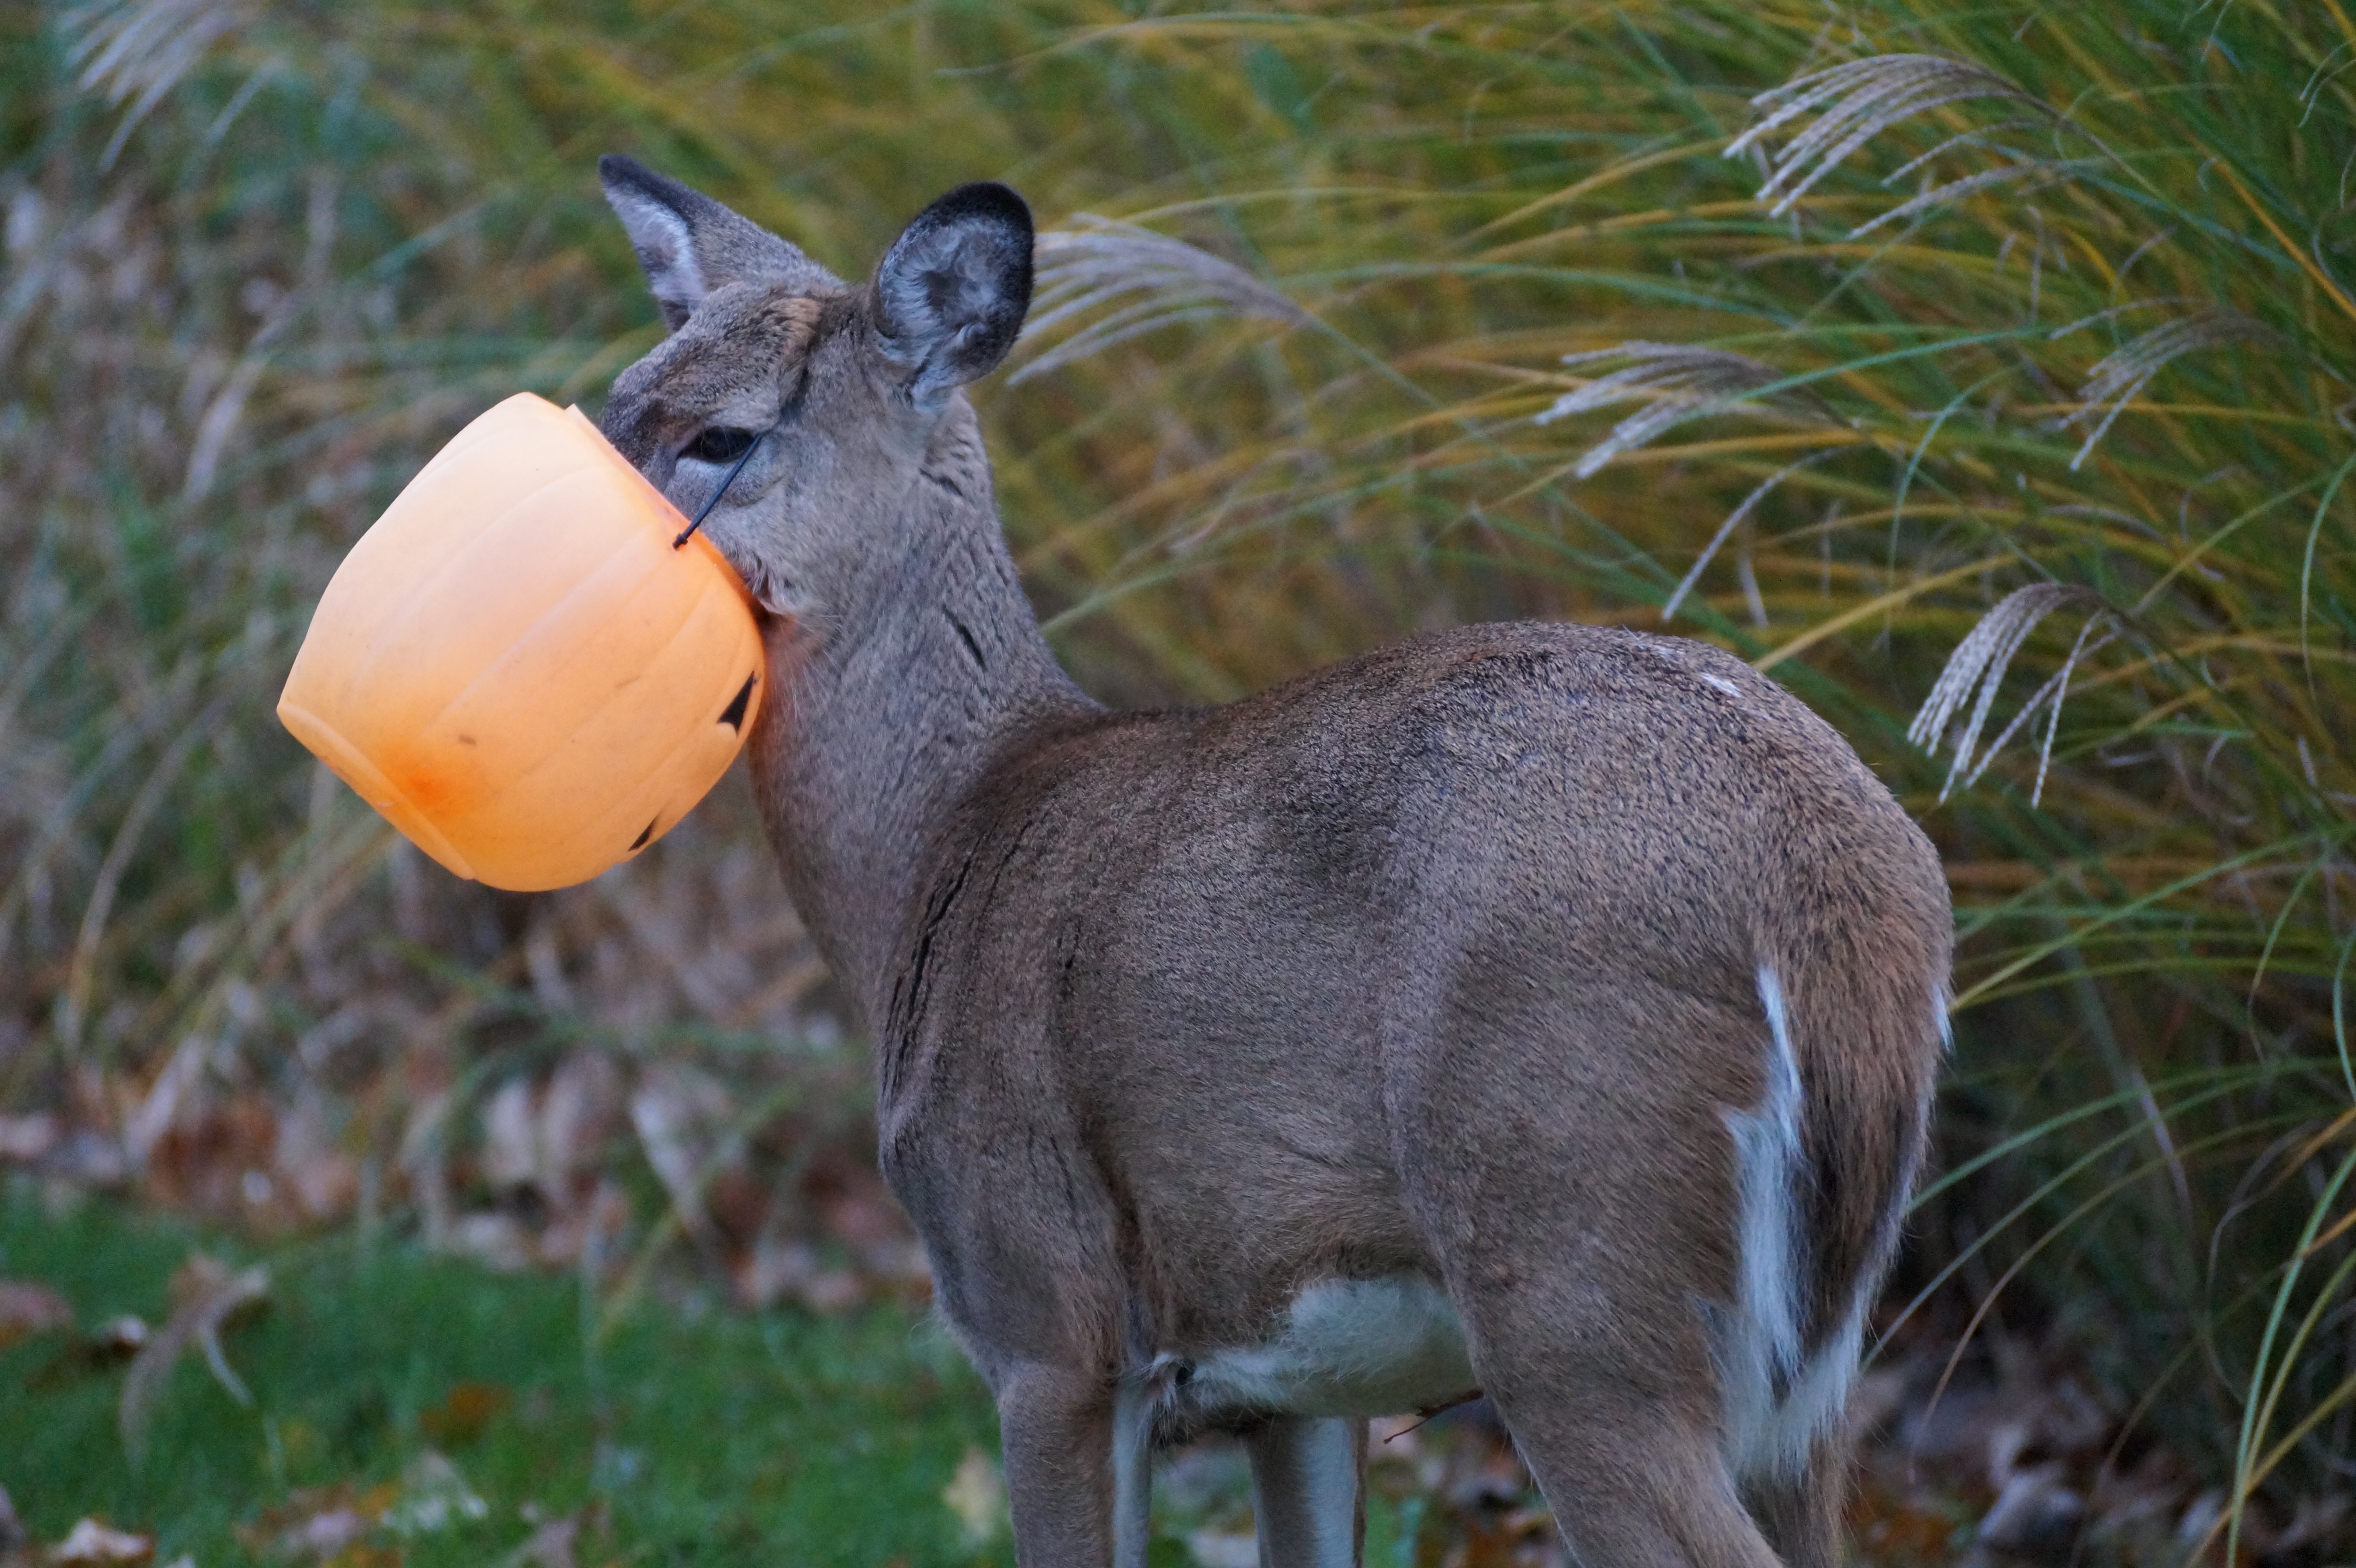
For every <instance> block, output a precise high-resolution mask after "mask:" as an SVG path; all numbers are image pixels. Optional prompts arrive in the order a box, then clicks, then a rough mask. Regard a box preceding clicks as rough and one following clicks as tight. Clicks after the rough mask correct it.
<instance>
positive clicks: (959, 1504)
mask: <svg viewBox="0 0 2356 1568" xmlns="http://www.w3.org/2000/svg"><path fill="white" fill-rule="evenodd" d="M941 1501H942V1502H944V1503H946V1504H948V1510H949V1511H950V1512H951V1513H953V1514H955V1515H957V1520H958V1535H959V1536H960V1537H962V1538H963V1540H964V1541H965V1544H966V1548H967V1550H969V1551H970V1550H972V1549H973V1548H975V1547H978V1546H985V1545H987V1544H989V1542H990V1541H991V1539H992V1538H994V1537H995V1536H996V1535H997V1534H998V1531H999V1525H1000V1522H1001V1520H1004V1519H1005V1517H1006V1483H1005V1482H1004V1481H1002V1480H1001V1479H1000V1478H999V1475H998V1467H997V1466H996V1465H994V1464H992V1463H991V1457H990V1456H989V1455H988V1454H985V1453H983V1452H982V1451H981V1450H980V1449H979V1448H969V1449H967V1450H966V1451H965V1457H964V1458H962V1459H960V1460H958V1467H957V1474H956V1475H955V1476H952V1477H949V1484H948V1486H947V1487H944V1488H942V1489H941Z"/></svg>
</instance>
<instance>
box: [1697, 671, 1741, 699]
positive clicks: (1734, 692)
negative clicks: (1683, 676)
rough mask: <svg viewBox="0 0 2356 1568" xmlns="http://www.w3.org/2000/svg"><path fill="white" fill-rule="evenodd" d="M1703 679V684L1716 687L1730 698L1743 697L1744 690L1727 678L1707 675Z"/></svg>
mask: <svg viewBox="0 0 2356 1568" xmlns="http://www.w3.org/2000/svg"><path fill="white" fill-rule="evenodd" d="M1701 678H1702V684H1704V685H1705V686H1714V687H1716V688H1718V689H1719V690H1720V691H1722V692H1724V693H1726V695H1727V696H1729V697H1740V696H1741V695H1742V688H1740V687H1739V686H1737V685H1735V684H1734V683H1733V682H1732V681H1730V680H1729V679H1727V678H1726V677H1724V676H1722V675H1706V676H1703V677H1701Z"/></svg>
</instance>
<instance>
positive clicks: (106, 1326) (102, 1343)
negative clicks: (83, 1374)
mask: <svg viewBox="0 0 2356 1568" xmlns="http://www.w3.org/2000/svg"><path fill="white" fill-rule="evenodd" d="M148 1335H149V1329H148V1328H147V1320H146V1319H145V1318H144V1317H140V1316H139V1315H138V1314H137V1313H135V1312H123V1313H118V1314H117V1315H116V1316H114V1317H110V1318H108V1319H107V1320H106V1321H105V1322H103V1323H102V1324H100V1325H99V1326H98V1327H97V1328H93V1329H91V1331H90V1339H89V1340H88V1341H87V1348H88V1349H89V1351H90V1353H91V1355H92V1356H95V1357H97V1358H98V1359H99V1360H119V1359H123V1358H126V1357H131V1356H135V1355H137V1354H138V1353H139V1350H140V1348H141V1347H142V1346H144V1345H145V1344H146V1343H147V1339H148Z"/></svg>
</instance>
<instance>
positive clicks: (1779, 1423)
mask: <svg viewBox="0 0 2356 1568" xmlns="http://www.w3.org/2000/svg"><path fill="white" fill-rule="evenodd" d="M1759 1000H1760V1002H1761V1003H1762V1005H1763V1006H1764V1007H1765V1008H1766V1011H1767V1030H1768V1036H1769V1040H1768V1051H1767V1092H1766V1093H1765V1094H1764V1095H1763V1096H1762V1098H1761V1100H1760V1103H1759V1108H1758V1109H1757V1110H1754V1111H1730V1112H1728V1113H1727V1116H1726V1125H1727V1130H1728V1131H1729V1132H1730V1133H1731V1134H1733V1136H1734V1173H1735V1198H1736V1204H1737V1217H1736V1224H1737V1231H1736V1235H1737V1244H1738V1246H1739V1249H1740V1250H1739V1252H1738V1253H1737V1256H1738V1259H1739V1263H1738V1264H1737V1274H1736V1281H1735V1293H1736V1301H1735V1310H1734V1315H1733V1317H1732V1320H1731V1321H1730V1322H1728V1323H1725V1324H1722V1325H1721V1331H1720V1333H1719V1371H1720V1375H1721V1377H1722V1378H1723V1380H1724V1382H1725V1400H1726V1460H1727V1465H1728V1467H1729V1468H1730V1469H1731V1470H1732V1471H1733V1472H1734V1474H1735V1476H1736V1477H1738V1478H1739V1477H1744V1476H1749V1475H1755V1474H1760V1473H1764V1472H1782V1473H1785V1474H1789V1473H1793V1472H1794V1471H1796V1470H1797V1469H1798V1468H1799V1467H1800V1466H1801V1465H1803V1464H1804V1463H1805V1461H1806V1457H1807V1449H1808V1444H1809V1442H1810V1441H1811V1440H1812V1439H1813V1438H1814V1437H1815V1434H1816V1432H1817V1430H1818V1429H1819V1428H1820V1426H1821V1424H1822V1416H1823V1412H1821V1411H1820V1410H1819V1409H1818V1407H1819V1406H1820V1405H1821V1404H1822V1403H1823V1401H1824V1400H1825V1398H1826V1396H1827V1394H1837V1395H1838V1396H1839V1398H1846V1397H1847V1392H1848V1389H1847V1373H1846V1372H1845V1371H1840V1370H1839V1367H1840V1366H1846V1367H1848V1368H1854V1367H1855V1366H1856V1364H1857V1359H1856V1356H1855V1354H1854V1353H1853V1352H1852V1353H1851V1354H1850V1355H1849V1356H1848V1358H1847V1360H1846V1362H1841V1363H1837V1364H1836V1365H1831V1366H1828V1365H1827V1362H1828V1359H1829V1358H1831V1357H1832V1356H1833V1354H1834V1352H1835V1351H1836V1349H1837V1345H1836V1344H1827V1345H1826V1347H1825V1349H1824V1352H1823V1353H1820V1354H1819V1355H1818V1356H1817V1358H1816V1361H1815V1365H1812V1366H1810V1367H1809V1368H1807V1369H1806V1371H1805V1372H1803V1371H1802V1369H1801V1366H1800V1313H1801V1303H1802V1301H1803V1299H1804V1292H1803V1291H1802V1288H1801V1284H1802V1280H1801V1270H1802V1268H1803V1267H1804V1258H1803V1256H1802V1237H1801V1233H1800V1216H1799V1214H1798V1211H1797V1210H1796V1208H1795V1205H1796V1203H1797V1200H1798V1196H1799V1185H1800V1174H1801V1165H1802V1153H1801V1145H1800V1064H1799V1059H1798V1058H1797V1057H1796V1056H1795V1055H1794V1052H1793V1050H1792V1030H1791V1024H1790V1020H1789V1019H1788V1018H1787V1017H1786V1015H1785V1013H1784V1009H1783V983H1782V982H1781V981H1780V980H1778V979H1777V978H1776V976H1775V971H1774V968H1773V967H1772V965H1765V964H1762V965H1760V966H1759ZM1834 1338H1835V1339H1836V1340H1837V1339H1838V1338H1839V1336H1837V1335H1836V1336H1835V1337H1834ZM1826 1377H1837V1380H1838V1382H1839V1387H1838V1388H1837V1390H1830V1389H1822V1388H1819V1387H1817V1386H1816V1385H1817V1384H1818V1383H1819V1382H1820V1381H1823V1380H1824V1379H1825V1378H1826ZM1779 1390H1781V1391H1787V1392H1785V1393H1784V1396H1783V1397H1781V1398H1779V1397H1778V1391H1779ZM1832 1408H1833V1409H1835V1410H1837V1408H1838V1403H1837V1401H1836V1403H1835V1404H1834V1405H1833V1407H1832Z"/></svg>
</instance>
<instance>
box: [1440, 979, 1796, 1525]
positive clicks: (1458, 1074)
mask: <svg viewBox="0 0 2356 1568" xmlns="http://www.w3.org/2000/svg"><path fill="white" fill-rule="evenodd" d="M1529 994H1530V995H1531V996H1533V997H1544V998H1545V1005H1544V1007H1543V1008H1537V1007H1531V1008H1527V1009H1526V1010H1522V1009H1519V1008H1513V1007H1507V1006H1505V1005H1502V1004H1500V1003H1499V1002H1497V1001H1496V1000H1495V998H1494V997H1493V996H1491V994H1490V993H1488V992H1483V993H1480V995H1481V996H1482V997H1483V998H1485V999H1484V1000H1483V1003H1482V1005H1481V1006H1479V1007H1477V1008H1466V1009H1464V1010H1463V1011H1462V1012H1460V1013H1458V1014H1456V1015H1454V1016H1451V1017H1448V1018H1446V1019H1444V1020H1443V1029H1442V1031H1441V1032H1440V1033H1439V1034H1438V1036H1437V1038H1435V1039H1430V1040H1428V1042H1427V1044H1426V1046H1425V1048H1424V1050H1423V1051H1422V1052H1421V1058H1422V1059H1421V1061H1419V1062H1417V1064H1416V1066H1417V1072H1416V1075H1415V1077H1413V1078H1411V1079H1409V1080H1408V1083H1407V1084H1406V1085H1405V1088H1406V1090H1407V1092H1408V1093H1411V1094H1412V1096H1413V1097H1412V1098H1404V1099H1403V1102H1402V1103H1403V1104H1404V1105H1405V1106H1406V1107H1407V1114H1406V1115H1405V1116H1404V1117H1403V1119H1402V1126H1401V1135H1402V1142H1403V1147H1404V1157H1403V1158H1402V1161H1401V1163H1402V1166H1403V1168H1404V1170H1403V1174H1404V1175H1405V1176H1406V1178H1407V1189H1408V1199H1409V1202H1410V1203H1411V1204H1412V1205H1413V1207H1414V1209H1415V1211H1417V1213H1418V1218H1419V1221H1421V1224H1422V1227H1423V1229H1424V1232H1425V1234H1426V1235H1427V1237H1428V1238H1429V1239H1430V1244H1431V1248H1432V1251H1433V1253H1434V1255H1435V1257H1436V1259H1437V1261H1438V1262H1439V1264H1440V1271H1441V1275H1442V1277H1443V1279H1444V1280H1445V1282H1446V1284H1447V1286H1448V1293H1449V1295H1450V1296H1451V1298H1452V1299H1453V1300H1454V1302H1455V1304H1456V1308H1457V1312H1458V1314H1459V1316H1460V1317H1462V1319H1463V1322H1464V1328H1465V1335H1466V1341H1467V1348H1468V1349H1469V1350H1470V1351H1471V1354H1472V1371H1473V1372H1474V1374H1475V1375H1476V1376H1477V1377H1478V1378H1479V1380H1480V1384H1481V1387H1482V1388H1483V1390H1484V1391H1486V1392H1487V1393H1488V1395H1489V1397H1490V1398H1491V1399H1492V1400H1493V1401H1494V1403H1495V1404H1496V1406H1497V1410H1498V1413H1500V1414H1502V1415H1503V1416H1504V1417H1505V1424H1506V1426H1507V1427H1508V1429H1510V1430H1511V1432H1512V1433H1513V1435H1514V1441H1515V1444H1516V1445H1518V1446H1519V1448H1520V1449H1521V1452H1522V1456H1523V1458H1524V1459H1525V1460H1526V1462H1527V1463H1528V1465H1529V1467H1530V1470H1531V1473H1532V1474H1533V1475H1534V1476H1535V1477H1537V1483H1538V1486H1539V1488H1540V1489H1541V1490H1543V1491H1544V1492H1545V1494H1546V1497H1547V1503H1548V1505H1549V1506H1550V1507H1551V1508H1552V1509H1553V1510H1554V1516H1555V1521H1556V1523H1557V1525H1558V1527H1559V1528H1560V1530H1561V1531H1562V1534H1563V1537H1564V1539H1565V1541H1567V1542H1568V1544H1569V1547H1570V1551H1571V1555H1572V1558H1573V1560H1574V1561H1576V1562H1579V1563H1585V1564H1590V1565H1591V1568H1776V1558H1775V1554H1774V1552H1772V1550H1771V1549H1770V1548H1769V1546H1768V1544H1767V1541H1766V1539H1765V1538H1764V1537H1763V1536H1762V1535H1761V1533H1760V1531H1759V1528H1758V1526H1757V1525H1756V1524H1754V1523H1753V1522H1752V1520H1751V1516H1750V1515H1749V1514H1748V1513H1747V1512H1746V1511H1745V1510H1744V1509H1743V1506H1742V1503H1741V1501H1740V1499H1739V1498H1738V1496H1737V1494H1736V1489H1735V1480H1734V1477H1733V1475H1732V1473H1731V1471H1730V1467H1729V1465H1728V1463H1727V1461H1726V1458H1725V1456H1724V1455H1723V1454H1722V1452H1721V1449H1720V1444H1721V1440H1722V1428H1723V1395H1722V1391H1721V1386H1720V1385H1721V1379H1720V1375H1719V1369H1718V1367H1717V1364H1716V1360H1715V1359H1714V1356H1713V1332H1714V1330H1713V1323H1712V1319H1711V1318H1710V1317H1709V1311H1710V1307H1709V1304H1711V1303H1714V1302H1719V1301H1724V1300H1726V1299H1727V1298H1728V1297H1729V1296H1731V1294H1732V1291H1733V1286H1734V1285H1735V1281H1736V1275H1737V1264H1738V1247H1739V1239H1738V1236H1737V1233H1736V1220H1735V1216H1734V1215H1733V1213H1732V1207H1733V1205H1732V1202H1731V1197H1732V1186H1733V1183H1732V1180H1731V1176H1732V1171H1731V1163H1732V1157H1733V1151H1732V1149H1731V1148H1730V1143H1729V1140H1728V1138H1727V1136H1726V1133H1725V1130H1724V1127H1725V1124H1724V1120H1723V1116H1722V1107H1721V1106H1720V1105H1719V1104H1718V1103H1717V1099H1716V1098H1715V1095H1716V1094H1717V1093H1718V1091H1715V1090H1714V1089H1713V1088H1712V1087H1711V1086H1710V1085H1709V1083H1708V1078H1707V1075H1706V1074H1705V1073H1703V1072H1699V1071H1697V1070H1687V1069H1685V1068H1684V1066H1683V1062H1682V1059H1683V1058H1686V1057H1692V1058H1696V1059H1697V1060H1699V1061H1703V1062H1704V1063H1707V1062H1708V1061H1710V1060H1711V1059H1713V1058H1715V1059H1718V1060H1724V1059H1726V1058H1728V1057H1730V1056H1732V1055H1733V1054H1734V1053H1735V1052H1736V1051H1752V1052H1756V1051H1758V1049H1759V1040H1758V1037H1759V1036H1760V1035H1761V1034H1762V1033H1763V1032H1764V1029H1763V1027H1762V1025H1760V1024H1758V1023H1755V1022H1751V1021H1750V1020H1747V1019H1741V1018H1739V1017H1730V1016H1728V1015H1727V1014H1725V1013H1722V1012H1720V1011H1719V1010H1718V1009H1717V1008H1714V1007H1712V1006H1710V1005H1709V1004H1708V1003H1706V1002H1697V1001H1695V1000H1694V999H1693V998H1691V997H1685V996H1682V995H1680V994H1678V993H1676V992H1674V991H1671V990H1668V989H1666V988H1664V987H1655V986H1651V985H1648V984H1646V983H1645V982H1644V979H1643V978H1642V977H1641V976H1636V977H1631V976H1620V977H1618V978H1617V979H1616V980H1615V983H1614V984H1613V985H1612V987H1600V986H1588V987H1581V986H1580V985H1577V984H1575V983H1573V982H1571V981H1569V980H1563V981H1560V982H1558V983H1556V984H1551V985H1544V986H1541V985H1539V984H1538V983H1537V981H1533V982H1532V983H1531V986H1530V987H1529ZM1510 995H1511V994H1510V993H1509V997H1510ZM1656 1058H1657V1059H1658V1060H1660V1061H1663V1062H1665V1063H1666V1064H1667V1065H1666V1066H1664V1067H1663V1068H1662V1070H1661V1072H1658V1073H1651V1074H1635V1073H1624V1072H1623V1073H1619V1074H1612V1073H1609V1072H1596V1071H1593V1070H1592V1064H1593V1063H1595V1062H1597V1061H1630V1060H1634V1061H1654V1060H1655V1059H1656ZM1673 1068H1674V1069H1677V1070H1676V1071H1671V1069H1673ZM1566 1107H1572V1108H1575V1109H1576V1112H1577V1115H1570V1114H1569V1112H1567V1111H1566V1109H1565V1108H1566ZM1680 1138H1689V1141H1688V1142H1687V1146H1686V1147H1683V1148H1682V1149H1677V1148H1676V1140H1678V1139H1680ZM1673 1149H1675V1150H1676V1157H1668V1156H1669V1154H1670V1152H1671V1151H1672V1150H1673Z"/></svg>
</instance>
